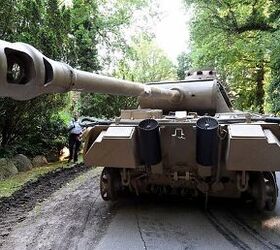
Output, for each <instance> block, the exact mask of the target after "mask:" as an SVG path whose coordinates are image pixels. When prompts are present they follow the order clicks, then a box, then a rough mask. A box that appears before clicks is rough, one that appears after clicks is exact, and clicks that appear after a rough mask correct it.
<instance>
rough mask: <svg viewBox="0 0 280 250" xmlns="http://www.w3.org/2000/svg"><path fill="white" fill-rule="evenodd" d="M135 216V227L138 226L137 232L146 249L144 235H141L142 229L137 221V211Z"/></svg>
mask: <svg viewBox="0 0 280 250" xmlns="http://www.w3.org/2000/svg"><path fill="white" fill-rule="evenodd" d="M135 218H136V223H137V228H138V231H139V234H140V238H141V240H142V242H143V245H144V249H145V250H147V249H148V248H147V243H146V241H145V240H144V236H143V233H142V230H141V227H140V221H139V217H138V215H137V213H136V214H135Z"/></svg>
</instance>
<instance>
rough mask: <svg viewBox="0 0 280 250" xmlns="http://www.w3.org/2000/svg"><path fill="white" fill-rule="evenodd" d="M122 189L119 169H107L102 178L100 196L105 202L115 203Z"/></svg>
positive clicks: (104, 170)
mask: <svg viewBox="0 0 280 250" xmlns="http://www.w3.org/2000/svg"><path fill="white" fill-rule="evenodd" d="M119 189H120V174H119V171H118V169H114V168H109V167H105V168H104V169H103V170H102V173H101V176H100V194H101V197H102V199H103V200H104V201H109V200H111V201H114V200H117V198H118V191H119Z"/></svg>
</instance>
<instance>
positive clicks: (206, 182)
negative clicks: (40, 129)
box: [0, 41, 280, 211]
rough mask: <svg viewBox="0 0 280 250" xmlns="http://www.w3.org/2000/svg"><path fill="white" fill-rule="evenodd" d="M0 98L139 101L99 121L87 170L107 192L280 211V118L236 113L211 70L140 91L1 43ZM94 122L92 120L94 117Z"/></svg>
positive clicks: (88, 144)
mask: <svg viewBox="0 0 280 250" xmlns="http://www.w3.org/2000/svg"><path fill="white" fill-rule="evenodd" d="M0 72H1V73H0V96H1V97H11V98H14V99H17V100H27V99H30V98H34V97H36V96H38V95H41V94H44V93H59V92H66V91H70V90H75V91H82V92H94V93H107V94H113V95H124V96H137V97H138V100H139V108H138V109H134V110H122V111H121V114H120V117H117V118H115V120H113V121H107V122H104V123H102V122H101V123H96V122H93V123H92V126H91V127H89V128H88V129H87V130H86V132H85V134H84V135H85V138H86V139H85V147H84V163H85V164H86V165H87V166H101V167H104V168H103V170H102V174H101V177H100V193H101V196H102V198H103V199H104V200H106V201H107V200H115V199H117V198H118V196H119V195H120V194H121V193H122V192H123V190H129V191H130V192H134V193H135V194H137V195H140V194H142V193H155V194H161V193H166V194H181V195H187V196H191V197H192V196H193V197H196V196H202V197H205V198H206V200H207V198H208V197H226V198H240V197H243V196H245V197H250V199H251V200H253V201H254V204H255V206H256V208H257V209H258V210H261V211H263V210H268V211H271V210H273V209H274V208H275V205H276V201H277V196H278V187H277V182H276V175H275V171H278V170H280V165H279V163H280V142H279V138H280V129H279V118H277V117H269V116H264V115H259V114H251V113H245V112H237V111H234V110H233V108H232V106H231V102H230V100H229V98H228V95H227V93H226V91H225V89H224V87H223V86H222V84H221V83H220V82H219V80H218V79H217V77H216V75H215V72H213V71H197V72H193V73H192V74H189V76H188V77H187V78H186V79H185V80H183V81H176V82H153V83H148V84H141V83H136V82H130V81H125V80H118V79H115V78H111V77H107V76H101V75H98V74H94V73H90V72H84V71H80V70H76V69H73V68H71V67H70V66H69V65H67V64H64V63H61V62H57V61H53V60H51V59H49V58H47V57H45V56H44V55H42V54H41V53H40V52H39V51H38V50H36V49H35V48H34V47H32V46H30V45H28V44H24V43H8V42H4V41H1V42H0ZM93 115H94V114H93Z"/></svg>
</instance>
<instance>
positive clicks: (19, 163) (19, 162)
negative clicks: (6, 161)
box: [12, 154, 33, 172]
mask: <svg viewBox="0 0 280 250" xmlns="http://www.w3.org/2000/svg"><path fill="white" fill-rule="evenodd" d="M12 161H13V162H14V164H15V166H16V167H17V169H18V171H19V172H26V171H28V170H30V169H32V167H33V166H32V162H31V160H29V159H28V158H27V157H26V156H25V155H23V154H17V155H16V156H15V157H14V158H13V159H12Z"/></svg>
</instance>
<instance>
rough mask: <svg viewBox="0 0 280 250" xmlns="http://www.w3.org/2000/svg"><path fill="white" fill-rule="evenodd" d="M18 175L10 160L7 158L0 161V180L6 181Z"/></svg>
mask: <svg viewBox="0 0 280 250" xmlns="http://www.w3.org/2000/svg"><path fill="white" fill-rule="evenodd" d="M17 173H18V169H17V168H16V166H15V164H14V163H13V161H12V160H10V159H7V158H1V159H0V180H4V179H7V178H9V177H11V176H13V175H16V174H17Z"/></svg>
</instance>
